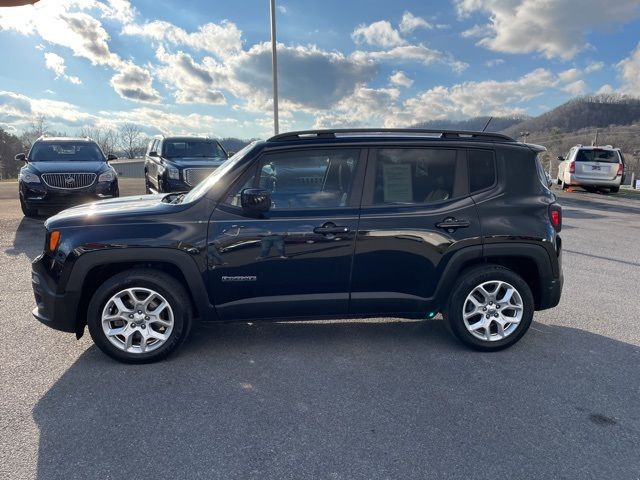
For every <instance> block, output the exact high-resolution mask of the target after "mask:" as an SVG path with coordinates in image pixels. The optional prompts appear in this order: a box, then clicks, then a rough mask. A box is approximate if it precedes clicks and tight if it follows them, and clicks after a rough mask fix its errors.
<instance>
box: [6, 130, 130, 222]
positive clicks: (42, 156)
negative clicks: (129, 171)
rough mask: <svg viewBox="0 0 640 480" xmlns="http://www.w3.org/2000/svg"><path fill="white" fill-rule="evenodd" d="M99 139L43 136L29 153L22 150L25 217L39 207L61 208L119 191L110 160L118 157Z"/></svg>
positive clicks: (20, 180)
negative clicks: (103, 145)
mask: <svg viewBox="0 0 640 480" xmlns="http://www.w3.org/2000/svg"><path fill="white" fill-rule="evenodd" d="M116 158H118V157H116V156H115V155H107V156H105V154H104V153H103V152H102V150H100V147H99V146H98V144H97V143H96V142H94V141H93V140H91V139H88V138H68V137H55V138H54V137H41V138H39V139H38V140H36V141H35V142H34V143H33V145H32V146H31V149H30V150H29V154H28V155H25V154H24V153H19V154H18V155H16V160H17V161H22V162H25V165H24V166H23V167H22V168H21V169H20V175H19V176H18V194H19V196H20V206H21V207H22V213H24V215H25V216H27V217H31V216H35V215H37V214H38V210H40V209H42V210H49V211H50V210H54V211H60V210H62V209H63V208H67V207H70V206H72V205H78V204H80V203H86V202H90V201H92V200H99V199H103V198H113V197H117V196H118V195H119V193H118V174H117V173H116V171H115V170H114V169H113V168H112V167H111V166H110V165H109V164H108V163H107V162H108V161H109V160H115V159H116Z"/></svg>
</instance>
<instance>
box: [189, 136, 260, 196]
mask: <svg viewBox="0 0 640 480" xmlns="http://www.w3.org/2000/svg"><path fill="white" fill-rule="evenodd" d="M255 144H256V142H252V143H250V144H249V145H247V146H246V147H244V148H243V149H242V150H240V151H239V152H238V153H236V154H235V155H234V156H233V157H231V158H230V159H229V160H227V161H226V162H224V163H223V164H222V165H220V166H219V167H218V168H217V169H216V170H214V172H213V173H212V174H211V175H209V176H208V177H207V178H205V179H204V180H203V181H202V182H200V183H199V184H198V185H196V186H195V187H194V188H193V189H192V190H191V191H190V192H189V193H187V194H186V195H185V196H184V197H183V199H182V202H181V203H189V202H193V201H194V200H197V199H199V198H201V197H203V196H204V195H205V194H206V193H207V192H208V191H209V190H210V189H211V187H213V186H214V185H215V184H216V183H217V182H218V180H220V179H221V178H222V177H224V176H225V175H226V173H227V172H228V171H229V170H231V169H232V168H233V167H234V166H235V164H236V163H238V162H239V161H240V160H241V159H242V158H243V157H244V156H245V155H246V154H247V153H248V152H249V151H250V150H251V149H252V148H253V146H254V145H255Z"/></svg>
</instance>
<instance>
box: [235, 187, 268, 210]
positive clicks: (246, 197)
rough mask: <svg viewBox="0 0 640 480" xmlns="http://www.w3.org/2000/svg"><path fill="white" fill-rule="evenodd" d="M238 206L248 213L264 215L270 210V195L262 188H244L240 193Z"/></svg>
mask: <svg viewBox="0 0 640 480" xmlns="http://www.w3.org/2000/svg"><path fill="white" fill-rule="evenodd" d="M240 204H241V205H242V209H243V210H245V211H246V212H248V213H265V212H268V211H269V209H270V208H271V194H270V193H269V191H268V190H265V189H263V188H245V189H244V190H242V192H240Z"/></svg>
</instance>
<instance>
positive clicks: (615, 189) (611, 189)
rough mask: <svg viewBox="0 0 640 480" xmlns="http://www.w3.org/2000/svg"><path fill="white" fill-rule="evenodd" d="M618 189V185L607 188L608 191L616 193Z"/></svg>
mask: <svg viewBox="0 0 640 480" xmlns="http://www.w3.org/2000/svg"><path fill="white" fill-rule="evenodd" d="M619 191H620V187H611V188H609V192H610V193H618V192H619Z"/></svg>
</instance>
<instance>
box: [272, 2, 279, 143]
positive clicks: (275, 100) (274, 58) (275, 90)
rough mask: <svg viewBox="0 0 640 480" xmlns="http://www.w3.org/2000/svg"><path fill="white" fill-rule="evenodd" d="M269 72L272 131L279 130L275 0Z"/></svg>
mask: <svg viewBox="0 0 640 480" xmlns="http://www.w3.org/2000/svg"><path fill="white" fill-rule="evenodd" d="M271 70H272V73H273V131H274V133H275V134H276V135H277V134H278V131H279V130H280V126H279V124H278V123H279V122H278V51H277V42H276V0H271Z"/></svg>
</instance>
